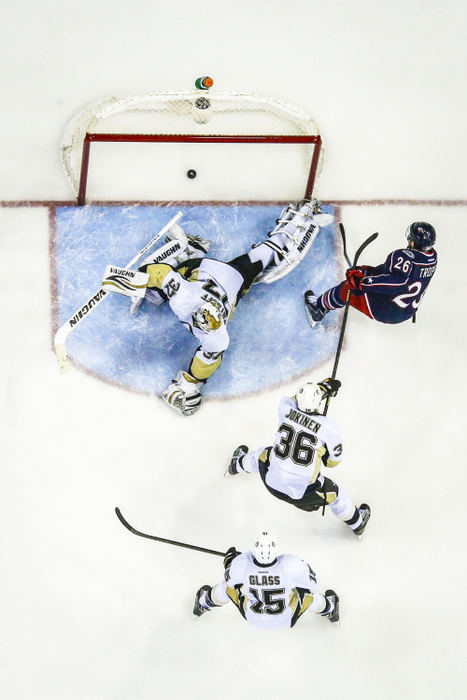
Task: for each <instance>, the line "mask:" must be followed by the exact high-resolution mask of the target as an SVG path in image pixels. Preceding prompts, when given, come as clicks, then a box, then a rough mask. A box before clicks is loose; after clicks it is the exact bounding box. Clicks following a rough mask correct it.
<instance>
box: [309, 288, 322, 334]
mask: <svg viewBox="0 0 467 700" xmlns="http://www.w3.org/2000/svg"><path fill="white" fill-rule="evenodd" d="M317 300H318V297H317V296H316V295H315V293H314V291H313V290H312V289H308V290H307V291H306V292H305V310H306V315H307V316H308V321H309V322H310V326H311V327H312V328H314V327H315V326H316V325H317V324H318V323H319V322H320V321H322V320H323V318H324V317H325V315H326V313H327V312H326V311H321V309H320V308H319V306H318V305H317V303H316V302H317Z"/></svg>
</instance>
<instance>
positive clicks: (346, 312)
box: [323, 224, 378, 416]
mask: <svg viewBox="0 0 467 700" xmlns="http://www.w3.org/2000/svg"><path fill="white" fill-rule="evenodd" d="M339 228H340V229H341V233H342V232H343V231H344V226H343V224H339ZM344 236H345V231H344ZM377 236H378V234H377V233H372V234H371V236H368V238H367V239H366V240H365V241H363V243H362V244H361V246H360V248H359V249H358V250H357V252H356V253H355V257H354V259H353V265H351V267H356V265H357V262H358V259H359V257H360V255H361V254H362V253H363V251H364V250H365V248H366V247H367V246H368V245H370V243H372V242H373V241H374V240H375V238H377ZM344 240H345V239H344ZM344 245H345V244H344ZM349 301H350V289H349V291H348V292H347V298H346V300H345V310H344V317H343V319H342V326H341V330H340V333H339V342H338V344H337V350H336V356H335V358H334V366H333V368H332V374H331V379H335V378H336V374H337V365H338V364H339V358H340V356H341V350H342V343H343V342H344V333H345V327H346V325H347V316H348V315H349V308H350V304H349ZM330 400H331V397H330V396H328V397H327V399H326V404H325V406H324V411H323V415H324V416H325V415H326V414H327V412H328V406H329V401H330Z"/></svg>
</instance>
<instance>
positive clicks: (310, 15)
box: [0, 0, 467, 700]
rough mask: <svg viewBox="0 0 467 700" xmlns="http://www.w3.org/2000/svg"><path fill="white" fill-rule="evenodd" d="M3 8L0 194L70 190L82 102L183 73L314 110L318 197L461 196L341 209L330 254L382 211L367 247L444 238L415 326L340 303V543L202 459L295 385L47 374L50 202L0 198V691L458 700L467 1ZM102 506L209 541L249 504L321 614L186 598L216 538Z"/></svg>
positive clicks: (215, 569)
mask: <svg viewBox="0 0 467 700" xmlns="http://www.w3.org/2000/svg"><path fill="white" fill-rule="evenodd" d="M2 15H3V19H2V22H0V32H1V45H2V48H3V61H2V62H1V67H0V70H1V71H2V73H3V76H2V77H3V80H2V85H3V128H2V130H1V131H0V142H1V154H2V155H1V159H0V199H2V200H66V199H70V197H71V193H70V191H69V189H68V185H67V183H66V181H65V179H64V176H63V174H62V172H61V168H60V164H59V159H58V153H57V148H58V144H59V141H60V137H61V132H62V129H63V127H64V125H65V123H66V121H67V120H68V118H69V117H70V116H71V114H72V113H73V112H74V111H76V110H77V109H79V108H80V107H81V106H82V105H83V104H85V103H86V102H88V101H90V100H92V99H95V98H99V97H101V96H106V95H110V94H114V93H115V94H130V93H135V94H137V93H144V92H150V91H154V90H166V89H172V88H174V89H189V88H190V87H191V85H192V81H193V78H194V77H197V76H198V75H205V74H211V75H213V77H214V78H215V80H216V85H217V86H218V87H219V89H223V90H242V91H246V92H260V93H263V94H267V95H271V96H274V97H277V98H279V99H284V100H286V101H289V102H291V103H293V104H296V105H297V106H298V107H301V108H302V109H304V110H305V111H308V112H310V113H311V114H313V116H314V117H315V118H316V119H317V121H318V123H319V124H320V126H321V129H322V131H323V133H324V136H325V138H326V141H327V144H328V151H327V152H328V158H327V164H326V168H325V172H324V175H323V177H322V180H321V182H320V186H319V194H320V196H321V197H322V198H323V199H326V200H327V201H331V202H333V201H336V200H344V199H346V200H352V199H358V200H361V199H373V198H384V199H389V198H395V199H411V200H417V199H423V200H458V201H460V200H464V204H457V205H452V206H451V205H444V206H441V205H437V206H434V205H430V206H428V205H424V204H418V205H417V204H412V205H405V206H400V205H398V206H395V205H394V206H388V205H385V206H355V205H348V206H343V207H342V219H343V221H344V222H345V223H346V227H347V230H348V232H349V248H350V250H354V249H355V247H356V246H357V245H358V244H359V243H360V241H361V239H362V237H365V236H366V235H368V234H369V233H371V232H372V231H374V230H378V231H379V232H380V237H379V239H378V240H377V241H376V242H375V243H374V244H373V245H372V248H371V253H370V250H369V251H368V256H367V258H366V259H367V260H368V262H370V263H377V262H381V261H382V260H383V259H384V257H385V254H386V253H387V252H388V251H389V250H391V249H393V248H396V247H399V246H400V245H402V244H403V234H404V231H405V228H406V226H407V224H408V223H409V222H410V221H414V220H416V219H426V220H428V221H430V222H432V223H433V224H434V226H435V228H436V229H437V231H438V240H439V243H438V245H437V249H438V253H439V259H440V263H439V268H438V271H437V273H436V276H435V277H434V279H433V282H432V284H431V285H430V288H429V290H428V293H427V295H426V297H425V300H424V303H423V305H422V307H421V310H420V313H419V319H418V322H417V324H416V325H415V326H414V325H412V324H410V323H406V324H403V325H401V326H399V327H394V328H391V327H385V326H383V325H376V324H375V323H372V322H370V321H369V320H368V319H366V318H364V317H363V316H361V315H359V314H357V313H351V315H350V321H349V325H348V334H347V342H346V346H345V349H344V353H343V355H342V358H341V370H340V376H341V378H342V381H343V390H342V394H341V395H340V396H339V398H338V399H336V400H335V401H334V402H333V405H332V408H331V412H332V415H333V417H334V418H335V419H336V420H338V421H339V422H340V423H341V424H342V426H343V429H344V439H345V450H346V455H345V460H344V462H343V464H342V466H341V467H339V469H338V471H336V472H333V473H332V474H330V475H332V476H333V478H335V479H336V481H337V482H338V483H340V484H342V485H343V486H345V488H346V490H347V491H348V492H349V495H351V496H352V497H353V498H354V499H355V501H356V502H358V503H360V502H361V501H367V502H368V503H370V504H371V506H372V511H373V516H372V519H371V521H370V524H369V526H368V530H367V532H366V534H365V537H364V539H363V540H362V542H358V541H357V540H356V538H354V537H353V536H352V535H351V534H350V533H349V532H347V531H346V529H345V527H344V526H343V525H341V524H340V523H338V522H337V521H336V520H335V519H334V518H333V517H332V515H331V514H330V513H328V514H327V515H326V517H325V518H322V517H321V515H319V514H317V513H315V514H307V513H304V512H301V511H299V510H296V509H293V508H292V507H287V506H286V505H285V504H284V503H282V502H280V501H276V500H275V499H273V498H272V497H271V496H269V494H268V493H267V491H266V490H265V489H264V487H263V486H262V484H261V483H260V481H259V479H255V477H248V476H245V477H243V478H242V477H239V478H238V479H232V480H228V479H224V478H223V477H222V474H223V469H224V466H225V462H226V459H227V457H228V456H229V454H230V452H231V451H232V449H233V448H234V447H236V446H237V444H240V443H242V442H245V443H246V444H248V445H250V446H251V447H256V446H259V445H260V444H264V443H267V442H268V441H270V439H271V438H272V436H273V434H274V430H275V427H276V425H275V422H276V407H277V403H278V401H279V399H280V397H281V396H282V395H285V394H288V393H291V392H292V391H293V390H294V389H295V388H296V387H295V385H294V386H284V387H281V388H280V389H277V390H275V391H270V392H267V393H264V394H262V395H259V396H255V397H251V398H247V399H242V400H235V401H225V402H208V403H206V404H205V405H204V406H203V408H202V410H200V412H199V413H198V414H196V415H195V416H193V417H192V418H190V419H187V420H184V419H181V418H179V417H178V416H176V415H172V413H170V412H169V411H168V409H167V408H166V407H164V406H162V405H160V403H159V402H157V401H153V400H152V401H151V400H150V399H148V398H146V397H143V396H139V395H134V394H130V393H127V392H122V391H120V390H118V389H117V388H115V387H112V386H108V385H105V384H103V383H101V382H99V381H96V380H95V379H93V378H91V377H89V376H87V375H84V374H82V373H79V372H74V373H71V374H68V375H65V376H60V375H59V374H58V371H57V366H56V361H55V357H54V355H53V353H52V351H51V345H50V336H51V314H50V290H49V251H48V236H49V230H48V225H49V222H48V214H47V210H46V209H45V208H42V207H25V208H11V207H5V208H2V209H0V231H1V232H0V259H1V261H2V281H3V282H4V290H6V293H5V291H4V293H3V294H2V326H3V332H2V341H1V344H0V358H1V386H2V395H1V404H0V420H1V425H2V449H1V453H2V458H3V459H2V463H3V464H2V477H3V478H2V489H1V493H0V499H1V503H0V513H1V521H2V527H1V538H2V541H1V546H0V557H1V567H2V571H1V576H0V599H1V602H2V642H3V643H2V647H3V649H2V698H5V699H7V700H149V699H151V700H153V699H156V698H157V699H158V700H159V698H161V699H162V698H164V699H165V698H170V699H172V698H173V699H176V700H179V699H180V700H185V699H186V700H191V699H193V700H206V699H208V698H209V699H210V698H225V700H234V699H235V700H239V698H245V697H248V698H257V697H268V698H271V699H274V700H275V698H284V697H287V698H290V700H292V699H293V700H295V699H297V700H298V699H301V698H303V697H305V696H310V697H313V698H317V699H319V700H340V699H341V698H342V699H344V698H345V700H354V699H355V700H393V699H394V700H395V699H396V698H397V699H398V700H399V699H404V700H405V699H406V698H407V699H410V700H412V699H416V700H439V699H440V698H450V700H458V699H459V700H460V699H461V698H465V697H466V690H465V688H466V679H465V658H466V627H467V619H466V618H467V615H466V603H465V580H466V573H467V572H466V566H465V550H466V547H465V541H466V529H467V528H466V524H465V523H466V514H465V493H466V486H467V484H466V470H465V457H464V452H465V449H464V446H463V437H462V436H463V434H464V430H465V408H464V407H465V390H466V381H465V379H466V377H465V350H466V331H465V310H464V299H465V295H466V292H467V290H466V282H465V273H464V270H463V267H464V266H463V262H464V260H465V258H464V255H466V256H467V237H466V231H465V222H466V219H467V203H466V202H465V200H466V183H467V173H466V163H467V141H466V139H465V116H466V106H467V98H466V93H465V78H466V76H465V66H466V56H467V52H466V48H465V46H466V42H465V38H466V29H467V8H466V6H465V3H464V2H460V1H457V0H456V1H452V2H449V3H444V4H442V3H439V2H431V1H430V0H425V1H424V2H421V0H414V1H413V2H410V3H407V2H401V1H400V0H396V1H395V2H392V3H389V2H379V1H376V2H372V3H368V2H364V1H363V0H360V1H358V2H351V3H349V2H347V3H346V2H336V1H335V0H328V2H326V3H324V2H307V3H304V2H298V0H291V1H290V2H288V3H286V4H284V3H279V2H275V1H273V2H262V1H260V2H256V3H251V2H245V1H244V0H237V2H235V3H234V2H211V1H210V2H200V3H197V4H194V3H193V4H192V3H186V2H185V3H176V4H175V3H169V2H166V1H164V2H161V1H158V0H153V1H152V2H147V1H146V0H142V1H138V2H135V3H132V4H130V3H123V2H113V3H110V2H108V0H104V2H101V3H100V4H99V5H97V4H95V3H91V2H88V0H85V1H84V2H81V3H80V4H79V5H75V6H70V5H67V4H66V3H65V4H63V3H57V2H52V1H48V2H47V1H46V2H42V3H39V4H37V3H34V4H33V3H31V2H23V3H19V4H16V5H13V3H9V4H7V5H5V7H4V8H3V12H2ZM240 313H241V311H240ZM310 332H311V331H310ZM330 369H331V367H330V366H329V367H325V368H321V369H320V371H319V373H318V372H317V373H316V374H315V375H313V377H312V378H321V377H322V376H323V374H328V373H329V372H330ZM220 371H222V370H220ZM117 505H118V506H120V508H121V509H122V512H123V514H124V515H125V516H126V517H127V518H128V519H129V520H130V522H131V523H132V524H134V525H135V526H136V527H137V528H139V529H141V530H143V531H146V532H151V533H154V534H158V535H161V536H165V537H169V538H174V539H179V540H182V541H188V542H192V543H195V544H201V545H204V546H207V547H210V548H213V549H220V550H224V549H226V548H227V547H229V546H230V545H232V544H235V545H236V546H237V548H239V549H246V548H249V547H250V545H251V541H252V538H253V536H254V534H255V533H256V531H257V529H258V528H259V527H262V526H268V527H271V528H272V529H274V531H275V532H276V534H277V536H278V539H279V542H280V546H281V549H282V551H284V552H291V553H295V554H298V555H300V556H302V557H303V558H304V559H306V560H307V561H308V562H309V563H310V565H311V566H312V567H313V568H314V569H315V570H316V572H317V574H318V578H319V581H320V584H321V586H322V589H323V590H324V589H325V588H327V587H333V588H335V589H336V590H337V592H338V593H339V595H340V597H341V620H342V622H341V626H340V627H339V628H336V627H335V626H332V625H330V624H329V623H328V622H327V620H323V619H320V618H319V617H313V616H312V615H311V614H306V615H305V616H304V617H303V619H302V620H301V621H300V622H299V623H298V625H297V627H296V628H294V629H293V630H291V631H289V632H279V633H264V632H262V631H261V630H256V629H255V628H253V627H250V626H249V625H247V624H246V623H245V622H244V621H243V620H242V619H241V617H240V615H239V614H238V612H237V611H236V610H235V608H234V607H233V606H226V607H225V608H223V609H220V610H215V611H213V612H212V613H209V614H207V615H205V616H204V617H203V618H202V619H200V620H197V621H193V620H192V619H191V607H192V603H193V596H194V593H195V591H196V589H197V588H198V587H199V586H200V585H202V584H204V583H211V584H214V583H215V582H217V581H219V580H220V579H221V577H222V563H221V560H220V559H219V558H217V557H213V556H209V555H204V554H199V553H196V552H190V551H188V550H183V549H179V548H175V547H170V546H167V545H163V544H158V543H155V542H150V541H148V540H143V539H140V538H136V537H134V536H133V535H131V534H130V533H129V532H127V531H126V530H124V529H123V528H122V526H121V525H120V523H119V522H118V520H117V518H116V517H115V515H114V512H113V509H114V507H115V506H117Z"/></svg>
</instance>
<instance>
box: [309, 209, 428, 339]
mask: <svg viewBox="0 0 467 700" xmlns="http://www.w3.org/2000/svg"><path fill="white" fill-rule="evenodd" d="M406 235H407V241H408V247H407V248H400V249H398V250H395V251H394V252H392V253H390V255H388V257H387V258H386V261H385V262H384V263H383V264H382V265H378V266H377V267H369V266H367V265H362V266H360V267H353V268H350V269H349V270H347V273H346V279H345V280H344V281H343V282H341V283H340V284H338V285H337V286H336V287H332V288H331V289H328V290H327V291H326V292H323V294H321V295H320V296H316V295H315V294H314V292H313V291H312V290H311V289H310V290H308V291H306V292H305V307H306V311H307V316H308V319H309V321H310V325H311V326H315V325H316V324H317V323H318V322H319V321H321V320H322V318H323V317H324V316H325V314H327V313H328V311H333V310H334V309H338V308H341V307H342V306H345V303H346V301H347V299H348V301H349V304H350V306H353V307H354V308H355V309H358V311H361V312H362V313H364V314H366V315H367V316H369V317H370V318H373V319H375V320H376V321H381V322H382V323H402V321H407V319H409V318H411V317H412V316H414V314H415V312H416V311H417V309H418V307H419V305H420V302H421V300H422V297H423V295H424V294H425V292H426V289H427V287H428V285H429V283H430V280H431V278H432V277H433V274H434V272H435V270H436V262H437V255H436V251H435V250H434V249H433V245H434V243H435V241H436V232H435V229H434V228H433V226H432V225H431V224H428V223H426V222H425V221H416V222H415V223H413V224H411V225H410V226H409V227H408V229H407V234H406ZM349 294H350V296H349Z"/></svg>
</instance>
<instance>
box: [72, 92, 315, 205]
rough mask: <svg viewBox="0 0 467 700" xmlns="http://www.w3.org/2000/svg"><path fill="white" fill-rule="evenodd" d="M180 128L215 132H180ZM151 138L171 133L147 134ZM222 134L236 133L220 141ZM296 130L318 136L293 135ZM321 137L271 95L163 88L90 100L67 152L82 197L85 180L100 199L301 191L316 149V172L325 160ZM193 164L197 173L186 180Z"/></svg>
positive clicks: (270, 196)
mask: <svg viewBox="0 0 467 700" xmlns="http://www.w3.org/2000/svg"><path fill="white" fill-rule="evenodd" d="M98 135H100V136H99V137H98ZM103 135H107V136H103ZM183 135H192V136H196V137H201V136H207V137H209V136H212V137H213V138H212V141H210V140H207V141H205V142H203V143H198V142H190V143H187V142H180V140H177V137H179V138H180V137H182V136H183ZM149 136H156V137H157V136H159V137H166V140H164V141H162V142H161V141H157V140H155V141H150V140H149V141H148V137H149ZM216 136H217V137H221V136H234V137H235V138H236V140H235V142H234V143H220V142H219V141H217V140H216V138H215V137H216ZM242 136H244V137H246V138H245V139H244V140H242ZM126 137H131V140H130V139H127V138H126ZM171 137H173V141H172V140H170V139H171ZM248 137H250V139H249V140H248ZM252 137H258V139H257V140H256V141H255V140H254V139H253V138H252ZM275 137H276V139H275V142H274V138H275ZM281 137H285V139H284V140H282V141H281V140H280V139H281ZM290 137H292V138H293V137H301V138H302V140H303V137H314V138H315V141H314V142H313V143H294V142H293V141H292V142H291V140H290ZM316 137H319V129H318V125H317V124H316V122H315V121H314V120H313V119H312V118H311V117H309V116H308V115H307V114H305V113H304V112H302V111H300V110H299V109H297V108H295V107H293V106H292V105H288V104H285V103H282V102H279V101H278V100H275V99H272V98H269V97H264V96H261V95H252V94H244V93H221V92H215V91H214V92H213V91H206V92H203V91H200V90H196V91H186V92H160V93H153V94H149V95H140V96H133V97H125V98H117V97H112V98H110V99H106V100H99V101H97V102H93V103H92V104H90V105H88V106H86V107H85V108H84V109H83V110H81V111H80V112H79V113H78V114H77V115H75V117H74V118H73V119H72V120H71V122H70V123H69V124H68V126H67V128H66V130H65V132H64V135H63V138H62V143H61V159H62V164H63V167H64V170H65V173H66V175H67V178H68V180H69V182H70V184H71V186H72V188H73V191H74V193H75V195H76V196H77V197H78V195H79V193H80V188H81V189H83V186H84V189H85V191H86V190H87V192H88V196H90V197H91V198H92V199H94V200H96V199H103V200H108V199H122V200H130V199H132V198H134V199H136V200H139V201H141V200H144V199H147V200H159V201H162V200H172V199H176V200H179V201H180V200H189V201H196V200H212V201H216V200H217V201H219V200H221V201H222V200H228V201H232V200H235V201H242V200H250V201H251V200H271V201H273V200H281V199H290V198H295V199H297V198H301V197H303V196H304V193H305V188H306V185H307V182H308V180H309V177H310V169H311V166H312V163H313V154H314V152H315V149H316V148H319V159H317V160H316V162H315V163H314V168H315V172H314V173H313V180H315V178H316V177H317V176H318V175H319V173H320V172H321V170H322V167H323V160H324V149H323V148H322V147H321V148H320V146H321V142H320V140H319V143H318V144H317V142H316V141H317V140H316ZM287 139H288V140H287ZM86 143H87V145H86V146H85V144H86ZM90 143H92V156H91V158H90V160H89V167H88V163H87V161H86V163H85V170H86V172H82V170H83V167H82V165H83V146H85V149H84V150H85V151H86V148H89V145H90ZM188 170H194V171H195V173H196V175H195V177H192V178H188V177H187V172H188Z"/></svg>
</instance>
